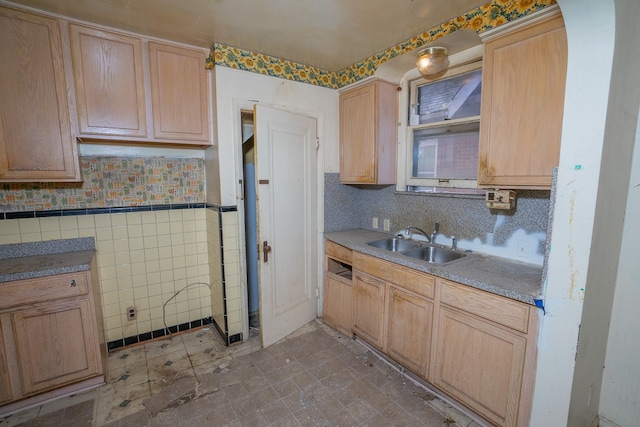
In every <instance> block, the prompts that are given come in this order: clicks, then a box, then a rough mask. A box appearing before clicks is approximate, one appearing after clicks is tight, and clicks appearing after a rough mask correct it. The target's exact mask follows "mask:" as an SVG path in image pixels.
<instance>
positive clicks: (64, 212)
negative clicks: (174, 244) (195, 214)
mask: <svg viewBox="0 0 640 427" xmlns="http://www.w3.org/2000/svg"><path fill="white" fill-rule="evenodd" d="M206 207H207V205H206V203H177V204H173V205H149V206H127V207H120V208H89V209H54V210H50V211H16V212H0V221H2V220H5V219H22V218H45V217H55V216H65V217H67V216H77V215H100V214H113V213H123V212H151V211H153V212H157V211H168V210H178V209H202V208H206Z"/></svg>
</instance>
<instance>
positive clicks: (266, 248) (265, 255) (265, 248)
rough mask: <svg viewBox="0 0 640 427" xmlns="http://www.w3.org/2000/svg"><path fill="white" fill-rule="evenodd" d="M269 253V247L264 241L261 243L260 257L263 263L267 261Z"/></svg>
mask: <svg viewBox="0 0 640 427" xmlns="http://www.w3.org/2000/svg"><path fill="white" fill-rule="evenodd" d="M269 252H271V246H269V243H268V242H267V241H266V240H265V241H264V242H262V257H263V260H264V262H268V261H269Z"/></svg>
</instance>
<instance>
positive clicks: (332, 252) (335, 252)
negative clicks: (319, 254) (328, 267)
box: [324, 240, 352, 264]
mask: <svg viewBox="0 0 640 427" xmlns="http://www.w3.org/2000/svg"><path fill="white" fill-rule="evenodd" d="M324 253H325V254H326V255H327V256H330V257H334V258H336V259H339V260H340V261H343V262H346V263H347V264H351V262H352V251H351V249H348V248H345V247H344V246H341V245H339V244H337V243H333V242H331V241H329V240H325V241H324Z"/></svg>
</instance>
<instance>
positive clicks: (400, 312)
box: [323, 248, 538, 427]
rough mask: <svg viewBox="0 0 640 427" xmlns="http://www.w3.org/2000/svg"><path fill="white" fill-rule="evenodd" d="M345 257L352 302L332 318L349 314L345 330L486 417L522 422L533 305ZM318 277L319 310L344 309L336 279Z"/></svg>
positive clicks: (532, 346)
mask: <svg viewBox="0 0 640 427" xmlns="http://www.w3.org/2000/svg"><path fill="white" fill-rule="evenodd" d="M343 249H345V250H346V248H343ZM333 256H335V253H334V255H333ZM350 257H352V266H353V281H352V283H351V285H352V286H351V291H352V293H351V294H350V295H349V297H350V298H352V300H353V303H352V306H351V307H352V308H351V311H350V314H348V313H343V314H342V315H339V314H336V313H333V314H332V316H333V318H338V317H340V318H342V319H348V318H349V316H350V315H352V316H353V317H352V319H353V323H352V326H351V332H352V333H354V334H355V335H357V336H358V337H359V338H361V339H363V340H364V341H366V342H368V343H369V344H371V345H373V346H374V347H376V348H378V349H380V350H381V351H382V352H383V353H384V354H385V355H386V356H388V357H389V358H391V359H393V360H395V361H396V362H398V363H399V364H400V365H402V366H403V367H404V368H406V369H408V370H410V371H412V372H414V373H415V374H417V375H418V376H420V377H421V378H422V379H424V380H426V381H428V382H429V383H430V384H432V385H433V386H435V387H436V388H438V389H440V390H441V391H442V392H444V393H445V394H447V395H449V396H450V397H452V398H454V399H456V400H457V401H459V402H460V403H461V404H463V405H465V406H466V407H468V408H469V409H471V410H473V411H475V412H476V413H477V414H479V415H480V416H482V417H484V418H485V419H486V420H487V421H489V422H491V423H493V424H495V425H497V426H505V427H507V426H527V425H528V423H529V417H530V414H531V397H532V390H533V379H534V370H535V361H536V338H537V323H538V317H537V311H536V308H535V307H533V306H531V305H529V304H525V303H522V302H519V301H515V300H512V299H509V298H505V297H502V296H499V295H495V294H492V293H489V292H485V291H482V290H479V289H475V288H472V287H469V286H466V285H462V284H459V283H455V282H452V281H449V280H444V279H440V278H435V277H433V276H431V275H428V274H425V273H422V272H418V271H415V270H413V269H410V268H407V267H403V266H400V265H398V264H395V263H392V262H388V261H385V260H381V259H379V258H375V257H372V256H369V255H365V254H362V253H359V252H353V254H352V255H351V254H350ZM327 276H329V274H328V273H327ZM325 283H326V286H327V289H328V290H327V289H325V310H326V309H328V308H329V309H331V308H333V309H334V310H347V311H348V308H347V307H346V306H345V304H339V303H338V301H339V298H341V296H340V293H339V292H338V291H336V290H335V289H336V286H337V285H336V283H335V282H333V281H332V280H331V279H330V278H325ZM332 288H333V289H332ZM328 294H332V295H333V296H328ZM326 301H332V303H331V305H332V307H328V306H327V302H326ZM343 302H344V301H343ZM323 316H324V315H323ZM331 318H332V317H331V316H330V317H329V319H331ZM343 321H344V320H343Z"/></svg>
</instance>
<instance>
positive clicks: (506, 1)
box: [211, 0, 556, 89]
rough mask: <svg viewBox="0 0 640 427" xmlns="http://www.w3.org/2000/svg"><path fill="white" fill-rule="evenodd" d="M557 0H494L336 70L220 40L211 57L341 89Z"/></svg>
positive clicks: (216, 61) (237, 66) (230, 64)
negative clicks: (437, 44)
mask: <svg viewBox="0 0 640 427" xmlns="http://www.w3.org/2000/svg"><path fill="white" fill-rule="evenodd" d="M555 3H556V0H493V1H491V2H489V3H487V4H485V5H482V6H479V7H477V8H475V9H471V10H469V11H467V12H466V13H464V14H463V15H460V16H458V17H456V18H453V19H450V20H449V21H446V22H443V23H442V24H440V25H438V26H437V27H434V28H431V29H430V30H427V31H425V32H423V33H422V34H419V35H417V36H415V37H412V38H411V39H409V40H406V41H404V42H402V43H400V44H398V45H396V46H393V47H391V48H389V49H386V50H384V51H382V52H380V53H377V54H375V55H373V56H371V57H369V58H367V59H364V60H362V61H360V62H357V63H355V64H353V65H351V66H350V67H347V68H345V69H343V70H341V71H337V72H335V71H329V70H324V69H322V68H317V67H311V66H308V65H304V64H300V63H297V62H293V61H289V60H285V59H280V58H276V57H273V56H269V55H265V54H260V53H254V52H251V51H248V50H245V49H241V48H238V47H233V46H227V45H224V44H221V43H214V44H213V46H212V49H211V56H212V57H213V62H214V64H215V65H219V66H223V67H229V68H235V69H239V70H244V71H250V72H253V73H259V74H265V75H268V76H272V77H278V78H282V79H287V80H292V81H297V82H302V83H309V84H312V85H316V86H322V87H327V88H330V89H340V88H341V87H344V86H348V85H350V84H352V83H355V82H357V81H359V80H362V79H364V78H367V77H369V76H372V75H373V74H374V73H375V72H376V70H377V69H378V67H379V66H380V65H381V64H383V63H384V62H386V61H388V60H390V59H392V58H395V57H396V56H399V55H402V54H404V53H407V52H410V51H412V50H415V49H419V48H420V47H422V46H424V45H426V44H428V43H431V42H433V41H435V40H438V39H440V38H442V37H444V36H446V35H449V34H451V33H453V32H455V31H458V30H464V29H466V30H472V31H475V32H476V33H478V34H479V33H483V32H485V31H488V30H490V29H493V28H496V27H499V26H500V25H503V24H506V23H507V22H510V21H513V20H515V19H517V18H520V17H523V16H526V15H529V14H531V13H533V12H536V11H538V10H540V9H543V8H545V7H547V6H551V5H553V4H555Z"/></svg>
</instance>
